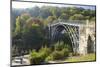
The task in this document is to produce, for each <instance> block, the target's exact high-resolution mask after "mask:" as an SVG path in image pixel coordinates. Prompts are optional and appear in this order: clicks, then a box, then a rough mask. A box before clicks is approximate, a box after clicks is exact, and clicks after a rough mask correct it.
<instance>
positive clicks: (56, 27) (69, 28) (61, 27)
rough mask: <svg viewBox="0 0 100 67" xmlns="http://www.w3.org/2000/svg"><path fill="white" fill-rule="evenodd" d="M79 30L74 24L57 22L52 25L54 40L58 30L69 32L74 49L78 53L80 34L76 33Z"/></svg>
mask: <svg viewBox="0 0 100 67" xmlns="http://www.w3.org/2000/svg"><path fill="white" fill-rule="evenodd" d="M75 29H77V31H78V27H76V26H75V27H74V26H70V25H65V24H56V25H54V26H52V31H51V33H52V35H51V36H52V37H51V38H52V40H53V39H55V36H56V34H57V32H58V31H59V32H63V31H65V32H67V33H68V36H69V38H70V41H71V44H72V48H73V51H74V52H75V53H76V52H77V51H78V46H79V43H77V42H79V38H78V37H79V36H78V34H76V33H77V32H76V30H75Z"/></svg>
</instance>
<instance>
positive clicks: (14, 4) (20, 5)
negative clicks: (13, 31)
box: [12, 1, 95, 10]
mask: <svg viewBox="0 0 100 67" xmlns="http://www.w3.org/2000/svg"><path fill="white" fill-rule="evenodd" d="M34 6H38V7H42V6H58V7H83V8H85V9H91V10H95V6H80V5H65V4H47V3H33V2H18V1H13V2H12V8H30V7H34Z"/></svg>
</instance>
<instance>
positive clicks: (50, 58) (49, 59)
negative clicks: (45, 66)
mask: <svg viewBox="0 0 100 67" xmlns="http://www.w3.org/2000/svg"><path fill="white" fill-rule="evenodd" d="M51 60H53V56H48V57H46V58H45V61H51Z"/></svg>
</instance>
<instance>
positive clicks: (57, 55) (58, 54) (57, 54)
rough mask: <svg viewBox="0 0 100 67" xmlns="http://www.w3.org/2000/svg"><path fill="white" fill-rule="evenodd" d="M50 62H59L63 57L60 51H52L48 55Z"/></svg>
mask: <svg viewBox="0 0 100 67" xmlns="http://www.w3.org/2000/svg"><path fill="white" fill-rule="evenodd" d="M50 57H51V59H52V60H59V59H61V58H62V57H63V55H62V53H61V51H54V52H52V53H51V54H50Z"/></svg>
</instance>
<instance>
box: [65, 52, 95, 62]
mask: <svg viewBox="0 0 100 67" xmlns="http://www.w3.org/2000/svg"><path fill="white" fill-rule="evenodd" d="M95 60H96V55H95V53H92V54H87V55H84V56H74V57H69V58H67V59H65V61H66V62H81V61H95Z"/></svg>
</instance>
